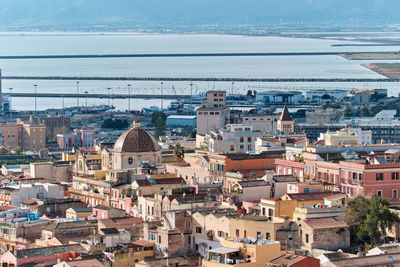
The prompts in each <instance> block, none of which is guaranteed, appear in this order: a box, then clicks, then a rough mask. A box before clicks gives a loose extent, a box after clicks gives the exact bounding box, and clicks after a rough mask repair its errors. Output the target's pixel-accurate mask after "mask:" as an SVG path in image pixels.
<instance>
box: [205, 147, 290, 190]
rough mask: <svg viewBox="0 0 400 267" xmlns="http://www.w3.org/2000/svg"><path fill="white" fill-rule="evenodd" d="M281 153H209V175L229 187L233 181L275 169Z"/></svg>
mask: <svg viewBox="0 0 400 267" xmlns="http://www.w3.org/2000/svg"><path fill="white" fill-rule="evenodd" d="M283 153H284V151H283V150H282V151H268V152H264V153H260V154H244V153H235V154H210V155H209V160H210V161H209V171H210V177H211V179H212V180H214V181H220V182H222V183H223V184H224V187H225V188H230V186H231V185H232V184H234V183H235V182H239V181H242V180H244V179H257V178H260V176H263V175H264V174H265V171H266V170H273V169H275V160H276V159H279V158H282V155H283ZM235 174H237V175H235ZM228 177H229V179H228Z"/></svg>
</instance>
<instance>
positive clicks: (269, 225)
mask: <svg viewBox="0 0 400 267" xmlns="http://www.w3.org/2000/svg"><path fill="white" fill-rule="evenodd" d="M284 224H285V225H288V224H289V221H288V220H285V219H281V218H277V217H273V218H271V220H269V219H268V217H265V216H253V215H244V216H238V217H236V218H232V219H231V220H230V236H231V237H236V238H247V237H253V238H256V237H258V236H259V235H263V237H264V238H265V239H271V240H276V232H277V231H278V230H280V229H281V228H282V225H284Z"/></svg>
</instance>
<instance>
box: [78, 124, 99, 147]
mask: <svg viewBox="0 0 400 267" xmlns="http://www.w3.org/2000/svg"><path fill="white" fill-rule="evenodd" d="M74 135H75V136H76V145H77V146H78V147H93V146H94V135H95V131H94V129H93V128H90V127H82V128H77V129H74Z"/></svg>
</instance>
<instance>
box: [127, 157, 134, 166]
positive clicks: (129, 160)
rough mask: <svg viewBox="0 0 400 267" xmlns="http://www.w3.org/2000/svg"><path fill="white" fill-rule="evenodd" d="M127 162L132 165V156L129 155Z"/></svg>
mask: <svg viewBox="0 0 400 267" xmlns="http://www.w3.org/2000/svg"><path fill="white" fill-rule="evenodd" d="M128 164H129V165H132V164H133V158H132V157H129V158H128Z"/></svg>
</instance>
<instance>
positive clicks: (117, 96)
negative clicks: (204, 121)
mask: <svg viewBox="0 0 400 267" xmlns="http://www.w3.org/2000/svg"><path fill="white" fill-rule="evenodd" d="M7 94H8V95H9V96H11V97H37V98H43V97H46V98H47V97H65V98H78V97H79V98H82V99H84V98H105V99H125V98H132V99H133V98H138V99H172V100H176V99H190V95H155V94H130V95H128V94H74V93H72V94H60V93H37V94H35V93H7Z"/></svg>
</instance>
